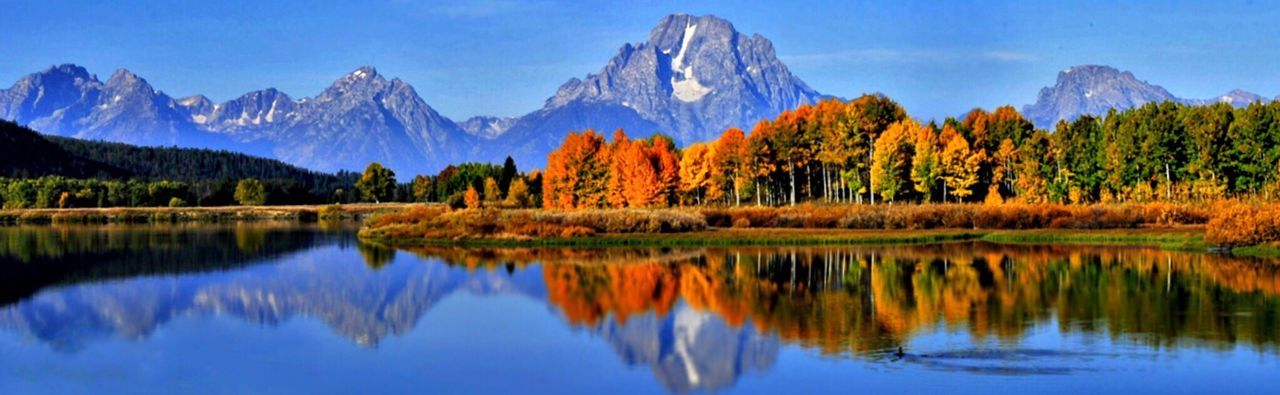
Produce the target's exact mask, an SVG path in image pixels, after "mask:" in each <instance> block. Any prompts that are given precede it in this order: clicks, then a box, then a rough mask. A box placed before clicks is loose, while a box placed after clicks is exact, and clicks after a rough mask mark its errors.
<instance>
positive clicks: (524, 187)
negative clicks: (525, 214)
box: [506, 177, 532, 208]
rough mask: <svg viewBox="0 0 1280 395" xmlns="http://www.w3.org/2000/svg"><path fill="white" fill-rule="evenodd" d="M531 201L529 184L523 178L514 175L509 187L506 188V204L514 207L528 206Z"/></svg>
mask: <svg viewBox="0 0 1280 395" xmlns="http://www.w3.org/2000/svg"><path fill="white" fill-rule="evenodd" d="M531 204H532V201H531V199H530V196H529V184H528V183H526V182H525V181H524V178H520V177H516V178H515V180H514V181H511V187H510V188H508V189H507V200H506V205H507V206H510V207H515V208H526V207H530V206H531Z"/></svg>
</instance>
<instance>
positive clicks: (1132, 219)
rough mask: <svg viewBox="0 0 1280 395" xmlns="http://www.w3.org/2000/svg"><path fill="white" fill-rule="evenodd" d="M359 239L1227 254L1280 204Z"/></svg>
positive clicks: (577, 226) (493, 221)
mask: <svg viewBox="0 0 1280 395" xmlns="http://www.w3.org/2000/svg"><path fill="white" fill-rule="evenodd" d="M360 237H361V238H362V239H364V240H368V241H375V242H378V243H382V244H387V245H393V246H405V245H441V244H444V245H448V244H473V245H507V244H510V245H748V244H839V243H901V242H937V241H949V240H967V239H984V240H990V241H997V242H1054V243H1062V242H1087V243H1122V244H1144V245H1161V246H1164V247H1168V248H1181V249H1210V248H1212V249H1217V250H1224V249H1232V248H1237V247H1251V248H1252V249H1250V250H1246V251H1249V252H1254V253H1266V252H1268V251H1271V250H1277V249H1276V248H1272V247H1269V246H1274V243H1276V242H1277V241H1280V205H1275V204H1271V205H1255V204H1249V203H1240V202H1229V201H1224V202H1218V203H1212V204H1197V205H1191V204H1168V203H1148V204H1111V205H1059V204H1021V203H1008V204H999V205H983V204H924V205H875V206H870V205H799V206H786V207H736V208H708V207H696V208H670V209H585V210H538V209H524V210H500V209H466V210H455V209H449V208H448V207H444V206H411V207H408V208H405V209H404V210H401V211H397V212H389V213H385V214H381V215H376V216H374V217H372V218H371V219H370V220H369V221H368V222H367V226H366V227H365V229H363V230H361V232H360Z"/></svg>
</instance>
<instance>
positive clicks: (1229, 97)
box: [1188, 89, 1267, 107]
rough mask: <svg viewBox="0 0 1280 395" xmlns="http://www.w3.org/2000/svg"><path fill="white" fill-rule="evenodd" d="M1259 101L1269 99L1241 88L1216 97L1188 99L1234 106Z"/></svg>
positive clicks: (1247, 104) (1192, 101)
mask: <svg viewBox="0 0 1280 395" xmlns="http://www.w3.org/2000/svg"><path fill="white" fill-rule="evenodd" d="M1259 101H1267V98H1265V97H1262V95H1259V94H1257V93H1253V92H1249V91H1245V90H1240V89H1233V90H1231V91H1230V92H1227V93H1223V94H1222V95H1220V96H1218V97H1214V98H1210V99H1204V100H1188V102H1190V103H1192V104H1213V103H1227V104H1230V105H1231V106H1233V107H1248V106H1249V105H1250V104H1253V103H1254V102H1259Z"/></svg>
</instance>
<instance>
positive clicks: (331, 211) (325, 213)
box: [316, 204, 346, 220]
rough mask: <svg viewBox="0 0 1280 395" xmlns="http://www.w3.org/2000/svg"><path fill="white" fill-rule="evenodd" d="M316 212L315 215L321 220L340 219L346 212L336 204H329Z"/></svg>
mask: <svg viewBox="0 0 1280 395" xmlns="http://www.w3.org/2000/svg"><path fill="white" fill-rule="evenodd" d="M316 211H317V213H316V214H317V215H318V216H319V217H320V219H323V220H335V219H342V218H343V216H345V215H346V211H345V210H343V209H342V206H341V205H337V204H330V205H328V206H324V207H321V208H320V209H319V210H316Z"/></svg>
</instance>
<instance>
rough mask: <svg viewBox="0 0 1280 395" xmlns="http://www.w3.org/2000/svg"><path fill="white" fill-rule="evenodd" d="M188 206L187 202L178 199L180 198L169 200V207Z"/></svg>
mask: <svg viewBox="0 0 1280 395" xmlns="http://www.w3.org/2000/svg"><path fill="white" fill-rule="evenodd" d="M186 206H187V201H186V200H182V198H178V197H171V198H169V207H186Z"/></svg>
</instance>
